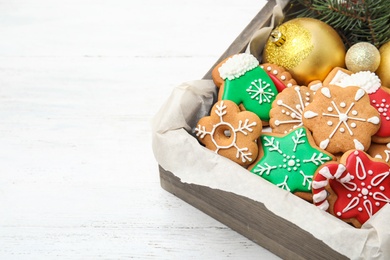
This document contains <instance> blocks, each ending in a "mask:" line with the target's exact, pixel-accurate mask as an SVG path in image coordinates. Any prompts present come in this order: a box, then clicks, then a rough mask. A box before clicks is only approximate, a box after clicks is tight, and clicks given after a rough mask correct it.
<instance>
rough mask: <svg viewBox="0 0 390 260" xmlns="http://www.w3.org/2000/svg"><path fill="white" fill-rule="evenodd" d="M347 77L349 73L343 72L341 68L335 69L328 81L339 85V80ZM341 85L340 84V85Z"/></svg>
mask: <svg viewBox="0 0 390 260" xmlns="http://www.w3.org/2000/svg"><path fill="white" fill-rule="evenodd" d="M346 77H349V74H347V73H345V72H343V71H342V70H337V72H336V74H335V75H334V77H333V78H332V80H331V81H330V82H329V84H330V85H337V86H340V82H341V81H342V80H343V79H344V78H346ZM340 87H341V86H340Z"/></svg>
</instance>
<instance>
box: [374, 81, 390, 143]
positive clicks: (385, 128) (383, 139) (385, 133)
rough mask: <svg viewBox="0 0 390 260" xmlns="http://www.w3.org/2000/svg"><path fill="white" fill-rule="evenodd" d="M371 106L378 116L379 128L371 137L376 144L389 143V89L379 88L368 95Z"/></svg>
mask: <svg viewBox="0 0 390 260" xmlns="http://www.w3.org/2000/svg"><path fill="white" fill-rule="evenodd" d="M369 97H370V100H371V105H372V106H373V107H374V108H376V109H377V110H378V112H379V114H380V118H381V127H380V128H379V130H378V132H376V134H375V135H374V136H373V137H372V140H373V141H374V142H377V143H389V142H390V89H388V88H386V87H380V88H379V89H378V90H377V91H376V92H374V93H371V94H369Z"/></svg>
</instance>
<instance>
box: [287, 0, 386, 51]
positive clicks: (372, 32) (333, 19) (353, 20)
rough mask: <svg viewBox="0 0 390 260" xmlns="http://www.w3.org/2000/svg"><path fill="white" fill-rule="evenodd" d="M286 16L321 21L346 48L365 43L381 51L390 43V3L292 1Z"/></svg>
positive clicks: (383, 0) (378, 0)
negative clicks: (338, 36) (334, 31)
mask: <svg viewBox="0 0 390 260" xmlns="http://www.w3.org/2000/svg"><path fill="white" fill-rule="evenodd" d="M286 17H287V18H288V19H291V18H294V17H311V18H315V19H319V20H321V21H323V22H325V23H327V24H329V25H330V26H332V27H333V28H334V29H335V30H336V31H338V33H339V34H340V36H341V37H342V39H343V40H344V43H345V45H346V46H347V47H350V46H352V45H353V44H355V43H357V42H362V41H364V42H370V43H372V44H373V45H375V46H376V47H378V48H379V47H380V46H381V45H383V44H384V43H386V42H387V41H389V40H390V1H389V0H291V1H290V9H289V10H288V11H287V14H286Z"/></svg>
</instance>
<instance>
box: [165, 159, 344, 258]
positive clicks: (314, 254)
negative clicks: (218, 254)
mask: <svg viewBox="0 0 390 260" xmlns="http://www.w3.org/2000/svg"><path fill="white" fill-rule="evenodd" d="M159 171H160V182H161V186H162V188H163V189H165V190H167V191H168V192H170V193H172V194H174V195H175V196H177V197H178V198H180V199H182V200H184V201H185V202H187V203H189V204H191V205H192V206H194V207H196V208H198V209H199V210H201V211H203V212H204V213H206V214H207V215H209V216H211V217H213V218H215V219H216V220H218V221H220V222H221V223H223V224H225V225H226V226H228V227H230V228H231V229H233V230H235V231H236V232H238V233H240V234H241V235H243V236H245V237H247V238H249V239H250V240H252V241H254V242H255V243H257V244H258V245H260V246H262V247H264V248H266V249H268V250H269V251H271V252H273V253H274V254H276V255H278V256H280V257H281V258H283V259H348V258H347V257H345V256H343V255H342V254H340V253H338V252H336V251H334V250H333V249H332V248H330V247H329V246H328V245H326V244H325V243H324V242H322V241H320V240H318V239H316V238H315V237H314V236H313V235H312V234H310V233H308V232H307V231H305V230H303V229H301V228H299V227H298V226H296V225H295V224H293V223H291V222H289V221H287V220H285V219H283V218H281V217H279V216H277V215H275V214H274V213H272V212H270V211H269V210H268V209H267V208H266V207H265V206H264V204H262V203H260V202H256V201H254V200H251V199H249V198H246V197H243V196H239V195H237V194H234V193H231V192H226V191H222V190H216V189H211V188H209V187H205V186H201V185H195V184H187V183H182V182H181V181H180V179H179V178H178V177H176V176H175V175H174V174H172V173H171V172H169V171H166V170H164V169H163V168H162V167H161V166H159Z"/></svg>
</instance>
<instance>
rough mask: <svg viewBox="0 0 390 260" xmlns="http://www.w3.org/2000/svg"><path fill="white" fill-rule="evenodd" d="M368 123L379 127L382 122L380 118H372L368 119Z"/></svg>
mask: <svg viewBox="0 0 390 260" xmlns="http://www.w3.org/2000/svg"><path fill="white" fill-rule="evenodd" d="M367 122H370V123H373V124H374V125H377V124H379V123H380V122H381V120H380V118H379V117H377V116H373V117H370V118H369V119H367Z"/></svg>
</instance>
